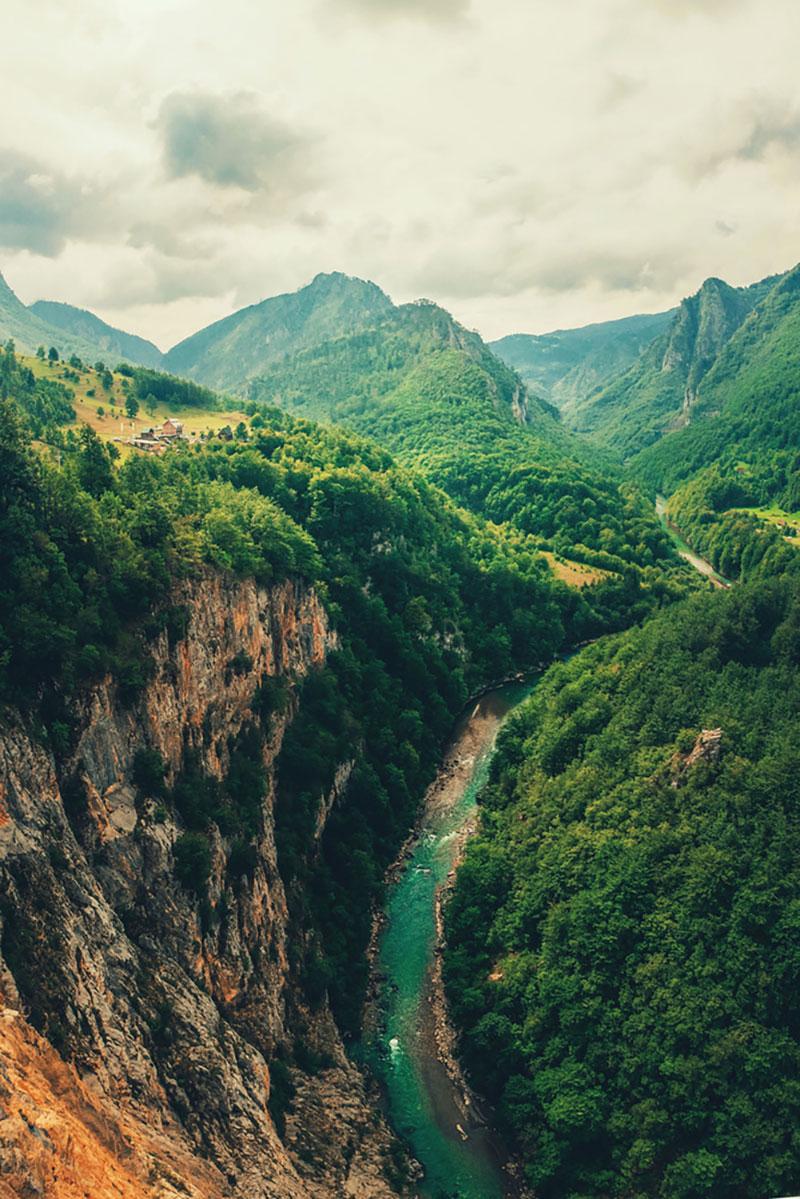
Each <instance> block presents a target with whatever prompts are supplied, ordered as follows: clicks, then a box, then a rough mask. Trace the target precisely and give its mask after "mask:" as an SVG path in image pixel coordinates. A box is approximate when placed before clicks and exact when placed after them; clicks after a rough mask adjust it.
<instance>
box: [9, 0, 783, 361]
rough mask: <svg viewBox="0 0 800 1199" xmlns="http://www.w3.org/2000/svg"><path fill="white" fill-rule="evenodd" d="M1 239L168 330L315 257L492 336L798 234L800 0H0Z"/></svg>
mask: <svg viewBox="0 0 800 1199" xmlns="http://www.w3.org/2000/svg"><path fill="white" fill-rule="evenodd" d="M3 15H4V21H3V34H2V40H3V55H2V58H3V70H2V72H0V111H1V112H2V114H3V115H2V118H1V120H2V126H1V127H0V269H2V271H3V273H4V274H5V276H6V278H7V280H8V282H9V283H10V284H11V286H12V287H14V288H15V290H16V291H17V292H18V293H19V295H20V296H21V297H22V299H23V300H25V301H26V302H30V301H32V300H34V299H37V298H46V299H59V300H68V301H70V302H72V303H75V304H79V305H81V306H83V307H88V308H91V309H93V310H95V311H96V312H98V313H100V314H101V315H102V316H104V317H105V318H106V319H107V320H110V321H112V322H113V323H115V324H119V325H121V326H123V327H124V328H127V329H129V330H131V331H133V332H137V333H141V334H143V335H145V336H148V337H151V338H152V339H153V340H154V341H156V342H157V343H158V344H159V345H161V346H162V347H166V346H168V345H170V344H172V343H173V342H174V341H176V340H177V339H179V338H180V337H183V336H185V335H186V334H188V333H189V332H192V331H194V330H195V329H197V328H198V327H200V326H202V325H204V324H207V323H208V322H210V321H211V320H215V319H217V318H218V317H220V316H224V315H226V314H227V313H228V312H230V311H232V310H233V309H234V308H238V307H240V306H242V305H243V304H247V303H252V302H253V301H255V300H259V299H261V298H263V297H264V296H267V295H273V294H276V293H277V292H281V291H287V290H293V289H294V288H296V287H298V286H300V285H302V284H303V283H305V282H307V281H308V280H309V279H310V278H311V277H312V276H313V275H314V274H316V273H317V272H318V271H328V270H342V271H346V272H347V273H349V274H354V275H361V276H364V277H368V278H372V279H374V280H375V281H376V282H378V283H380V284H381V286H383V287H384V288H385V289H386V290H387V291H388V292H389V293H390V295H391V296H392V297H393V298H394V299H395V300H398V301H403V300H409V299H413V298H416V297H418V296H427V297H429V298H431V299H435V300H437V301H438V302H440V303H442V304H444V305H445V306H446V307H447V308H449V309H450V310H451V311H453V312H454V313H455V315H456V316H457V317H458V318H459V319H460V320H462V321H463V322H464V323H465V324H467V325H468V326H470V327H473V328H477V329H479V330H480V331H481V332H482V333H483V334H484V335H485V336H487V337H496V336H499V335H501V334H503V333H507V332H517V331H531V332H541V331H545V330H548V329H552V328H556V327H564V326H573V325H579V324H585V323H587V322H589V321H593V320H604V319H608V318H611V317H615V316H623V315H626V314H628V313H631V312H644V311H656V310H658V309H661V308H665V307H668V306H670V305H671V304H673V303H674V302H675V301H676V300H678V299H679V298H680V297H681V296H683V295H685V294H688V293H690V292H692V291H694V290H695V289H696V288H697V286H698V285H699V284H700V282H701V281H702V280H703V278H705V277H706V276H708V275H711V274H715V275H721V276H722V277H724V278H726V279H728V280H729V281H731V282H733V283H746V282H751V281H753V280H755V279H757V278H760V277H762V276H764V275H767V274H770V273H772V272H776V271H779V270H782V269H786V268H787V267H789V266H790V265H793V264H794V263H795V262H796V261H797V260H798V259H800V69H798V61H800V4H798V0H225V2H224V3H219V2H214V3H212V2H211V0H3Z"/></svg>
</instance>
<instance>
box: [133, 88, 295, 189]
mask: <svg viewBox="0 0 800 1199" xmlns="http://www.w3.org/2000/svg"><path fill="white" fill-rule="evenodd" d="M156 124H157V128H158V130H159V133H160V134H161V138H162V149H163V159H164V164H165V166H166V169H167V172H168V174H169V175H170V177H171V178H173V179H182V178H186V177H187V176H192V175H194V176H197V177H199V178H200V179H203V180H205V182H206V183H210V184H212V185H213V186H215V187H220V188H240V189H241V190H243V191H246V192H251V193H260V194H262V195H288V194H293V195H299V194H302V193H303V192H305V191H307V190H309V188H310V187H311V185H312V181H313V171H312V155H311V145H312V142H311V139H310V137H309V136H308V134H306V133H304V132H301V131H299V130H296V129H294V128H292V127H291V126H290V125H288V124H286V123H285V122H284V121H281V120H278V119H276V118H275V117H272V116H270V115H269V114H268V113H267V112H265V111H264V110H263V109H262V108H261V106H260V103H259V98H258V97H257V96H256V95H255V94H254V93H252V92H235V93H233V94H221V95H218V94H214V93H210V92H173V93H172V94H171V95H169V96H167V98H166V99H165V100H164V102H163V103H162V105H161V108H160V109H159V113H158V119H157V123H156Z"/></svg>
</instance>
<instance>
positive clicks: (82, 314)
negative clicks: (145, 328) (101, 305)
mask: <svg viewBox="0 0 800 1199" xmlns="http://www.w3.org/2000/svg"><path fill="white" fill-rule="evenodd" d="M28 311H29V312H32V313H33V314H34V315H35V316H37V317H39V318H40V319H41V320H43V321H44V322H45V323H46V324H48V325H51V326H52V327H53V328H55V329H59V330H63V331H64V332H65V333H67V334H69V335H73V336H76V337H80V338H82V339H84V340H86V341H89V342H91V343H92V344H94V345H97V346H98V348H99V349H101V350H104V351H105V352H106V354H108V353H111V354H113V355H116V356H117V357H118V358H125V359H127V360H128V361H130V362H135V363H136V364H137V365H140V366H151V367H158V366H161V364H162V363H163V360H164V355H163V353H162V351H161V350H160V349H159V348H158V346H157V345H155V344H154V342H152V341H148V340H147V338H144V337H139V336H138V335H137V334H135V333H127V332H126V331H125V330H124V329H118V328H117V327H116V326H114V325H110V324H109V323H108V322H107V321H104V320H103V319H102V318H101V317H99V316H97V315H96V313H94V312H91V311H90V310H89V309H87V308H78V307H76V306H75V305H74V304H65V303H62V302H60V301H58V300H35V301H34V303H33V304H30V305H29V306H28Z"/></svg>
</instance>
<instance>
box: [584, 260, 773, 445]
mask: <svg viewBox="0 0 800 1199" xmlns="http://www.w3.org/2000/svg"><path fill="white" fill-rule="evenodd" d="M774 284H775V279H774V278H771V279H765V280H763V281H761V282H760V283H756V284H753V285H752V286H751V287H739V288H737V287H730V286H729V285H728V284H727V283H725V282H723V280H721V279H707V280H706V281H705V283H704V284H703V286H702V287H701V288H700V290H699V291H698V292H697V293H696V294H695V295H693V296H690V297H689V298H688V299H686V300H684V301H683V302H682V303H681V305H680V307H679V308H678V310H677V312H676V313H675V314H674V316H673V317H672V320H671V322H670V324H669V327H668V328H667V329H666V330H664V332H662V333H661V334H660V335H659V336H658V337H656V338H655V340H654V341H652V342H651V343H650V345H649V346H648V347H647V349H646V350H645V351H644V353H643V354H642V355H641V357H640V358H639V359H638V360H637V361H636V362H635V363H634V364H633V366H631V367H630V368H629V369H628V370H627V371H625V372H624V373H623V374H622V375H619V376H617V377H616V378H614V379H612V380H611V381H610V382H609V383H608V384H607V385H606V386H605V387H604V388H602V389H601V390H600V391H598V392H595V393H594V394H592V395H589V396H587V397H585V398H584V399H583V400H582V401H580V402H578V403H576V404H575V405H574V406H573V408H572V410H571V414H570V415H571V420H570V423H571V425H572V427H573V428H574V429H576V430H578V431H579V432H581V433H586V434H589V435H591V436H592V437H594V438H595V439H597V440H598V441H599V442H601V443H603V444H604V445H607V446H608V447H610V448H611V449H613V450H614V451H615V452H616V453H618V454H619V455H620V456H622V457H623V458H629V457H631V456H632V455H633V454H635V453H637V452H638V451H639V450H642V449H644V447H645V446H647V445H650V444H652V443H653V442H655V441H657V440H658V439H659V438H660V437H662V436H664V434H665V433H668V432H669V431H671V430H672V429H676V428H680V427H681V426H682V425H685V424H686V423H687V422H688V421H689V420H690V413H691V409H692V407H693V405H694V403H695V400H696V398H697V393H698V388H699V387H700V385H701V383H702V380H703V378H704V377H705V375H706V374H707V373H708V372H709V370H710V369H711V367H712V366H713V365H714V363H715V361H716V359H717V357H718V356H719V354H720V353H721V351H722V350H723V348H724V346H725V345H726V344H727V343H728V341H729V340H730V339H731V337H732V336H733V334H734V333H735V332H736V330H737V329H738V328H739V327H740V325H741V324H742V322H743V321H744V320H745V318H746V317H747V316H748V315H749V313H750V312H752V310H753V308H754V307H755V306H756V305H757V304H758V303H759V301H760V300H762V299H763V298H764V296H765V295H766V294H767V292H768V291H769V290H770V288H771V287H773V286H774Z"/></svg>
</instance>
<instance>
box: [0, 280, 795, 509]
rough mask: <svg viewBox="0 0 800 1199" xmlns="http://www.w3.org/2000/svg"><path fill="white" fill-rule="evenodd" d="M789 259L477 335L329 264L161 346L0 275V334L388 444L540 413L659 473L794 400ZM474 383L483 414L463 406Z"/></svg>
mask: <svg viewBox="0 0 800 1199" xmlns="http://www.w3.org/2000/svg"><path fill="white" fill-rule="evenodd" d="M798 272H800V268H797V269H795V270H794V271H790V272H788V273H787V274H786V275H783V276H773V277H771V278H768V279H764V280H762V281H761V282H759V283H755V284H753V285H752V286H750V287H731V286H730V285H729V284H727V283H725V282H724V281H723V280H721V279H714V278H712V279H708V280H706V282H705V283H704V284H703V285H702V287H701V288H700V289H699V290H698V291H697V292H696V293H695V295H693V296H690V297H688V298H687V299H685V300H684V301H683V302H682V303H681V304H680V305H679V306H678V307H677V308H675V309H671V310H669V311H667V312H661V313H655V314H652V315H644V316H632V317H627V318H625V319H623V320H617V321H608V322H605V323H601V324H594V325H589V326H586V327H584V328H581V329H565V330H558V331H556V332H554V333H548V334H542V335H533V334H514V335H512V336H509V337H504V338H501V339H500V340H499V341H495V342H493V343H491V345H489V346H487V345H486V344H485V343H484V342H483V341H482V340H481V338H480V337H479V336H478V335H477V334H475V333H470V332H468V331H467V330H466V329H464V328H463V327H462V326H461V325H460V324H459V323H458V322H457V321H456V320H455V319H454V318H453V317H452V316H451V315H450V314H449V313H447V312H445V311H444V310H443V309H441V308H439V307H438V306H437V305H435V304H431V303H428V302H424V303H422V302H421V303H418V304H405V305H400V306H397V305H395V304H394V303H393V302H392V300H391V299H390V298H389V296H388V295H387V294H386V293H385V292H384V291H382V290H381V288H380V287H378V286H377V284H375V283H371V282H368V281H365V280H363V279H358V278H353V277H352V276H348V275H345V274H342V273H340V272H333V273H331V274H320V275H317V276H316V277H315V278H314V279H313V280H312V281H311V282H310V283H309V284H307V285H306V286H305V287H302V288H300V289H299V290H298V291H296V292H292V293H289V294H285V295H279V296H275V297H272V298H269V299H266V300H262V301H261V302H260V303H258V304H253V305H250V306H249V307H247V308H243V309H241V310H240V311H238V312H235V313H233V314H231V315H230V316H228V317H225V318H224V319H223V320H220V321H216V322H215V323H214V324H212V325H209V326H208V327H207V328H205V329H202V330H200V331H199V332H197V333H195V334H193V335H192V336H191V337H188V338H186V339H185V340H184V341H182V342H180V343H179V344H178V345H176V346H174V347H173V348H172V349H171V350H169V351H168V353H166V354H162V353H161V351H160V350H159V349H158V347H157V346H156V345H154V344H153V343H152V342H150V341H147V340H145V339H144V338H140V337H136V336H134V335H132V334H129V333H126V332H124V331H122V330H120V329H116V328H114V327H113V326H111V325H109V324H107V323H106V322H105V321H103V320H101V319H100V318H99V317H97V316H95V315H94V314H93V313H91V312H87V311H84V310H83V309H79V308H75V307H72V306H71V305H69V304H60V303H52V302H48V301H37V302H36V303H35V304H32V305H31V306H30V307H29V308H27V307H26V306H25V305H24V304H22V303H21V301H20V300H19V299H18V298H17V296H16V295H15V294H14V292H13V291H12V290H11V288H10V287H9V286H8V284H7V283H6V282H5V281H4V280H3V279H2V276H0V337H2V338H3V339H7V338H9V337H11V338H13V339H14V340H15V341H16V342H17V344H18V345H19V347H20V348H21V349H24V350H28V351H29V352H32V351H34V350H35V348H36V347H37V346H38V345H44V346H49V345H51V344H52V345H56V346H57V347H58V348H59V350H60V351H61V352H62V354H70V353H76V354H78V355H80V356H81V357H83V358H86V359H88V360H89V361H93V360H94V359H96V358H102V359H104V360H105V359H109V360H110V361H111V362H112V363H113V362H114V361H118V360H127V361H128V362H131V363H134V364H138V365H143V366H147V367H151V368H158V369H161V370H165V371H168V372H171V373H174V374H177V375H181V376H184V377H187V378H190V379H194V380H197V381H198V382H200V383H203V384H206V385H208V386H210V387H214V388H217V389H220V390H224V391H229V392H233V393H235V394H238V395H242V396H247V397H248V398H257V399H258V400H267V401H269V402H274V403H276V404H279V405H280V406H283V407H287V408H290V409H294V410H297V411H300V412H302V413H305V414H307V415H309V416H311V417H314V418H316V419H331V420H336V421H339V422H342V423H346V424H348V425H349V426H350V427H352V428H355V429H358V430H360V431H363V432H366V433H369V434H371V435H373V436H376V437H378V438H379V439H380V440H383V441H385V442H386V444H389V445H391V446H392V447H393V448H394V449H395V451H396V452H400V453H403V452H404V451H405V450H406V449H408V450H409V451H410V450H411V449H413V448H414V447H413V443H414V439H415V437H416V436H417V434H416V433H415V429H417V427H418V426H419V427H420V428H422V427H423V426H424V430H425V433H424V440H425V442H426V448H428V450H429V452H430V453H434V452H435V453H443V452H444V449H443V447H444V445H445V442H446V440H447V437H451V436H452V430H453V426H454V423H455V425H456V427H457V426H458V422H459V420H460V421H461V422H462V425H463V433H462V435H466V428H467V426H468V427H469V433H470V436H478V437H491V436H501V437H502V438H505V437H507V435H508V429H507V426H505V425H504V427H503V430H502V431H500V432H498V430H496V429H495V431H494V433H491V432H490V430H489V428H488V427H487V426H485V425H482V424H481V421H483V420H485V418H486V413H487V412H488V411H489V409H492V408H493V409H494V410H495V411H496V412H497V413H502V415H503V420H504V421H505V420H506V419H508V418H510V419H511V421H512V422H514V423H515V424H516V425H517V427H519V423H520V422H523V423H527V424H528V425H529V426H532V427H533V428H534V429H536V430H537V432H538V433H539V435H540V437H541V438H543V446H542V447H540V449H541V450H542V452H544V447H550V451H552V452H553V453H554V454H556V455H563V454H568V455H569V456H570V457H572V458H573V459H581V458H583V460H584V461H587V460H588V459H589V457H590V454H588V453H587V451H588V447H586V446H585V443H582V441H581V439H577V438H575V437H571V436H570V433H569V432H568V430H571V431H574V432H577V433H580V434H583V435H585V436H586V437H588V438H589V439H590V440H591V441H593V442H595V443H599V444H600V445H602V446H604V447H605V448H606V449H607V450H608V451H609V452H610V453H611V454H613V455H614V456H616V457H618V458H621V459H623V460H627V461H629V462H630V463H631V464H632V465H633V467H634V469H635V470H636V471H637V473H639V474H640V476H642V477H646V478H647V480H648V482H649V483H650V484H651V485H653V486H667V485H668V484H669V483H670V482H673V481H676V480H677V479H678V477H679V476H680V477H685V476H686V473H687V472H688V471H689V465H688V464H690V463H691V462H693V461H694V460H695V458H697V460H698V461H700V464H701V465H703V464H705V463H706V460H707V459H708V456H709V454H710V453H711V451H710V450H709V449H708V447H709V446H712V445H714V446H716V450H719V448H720V444H721V441H720V439H723V440H724V437H723V433H724V430H726V429H727V430H728V433H729V434H730V436H728V434H725V436H726V437H727V441H730V440H731V437H732V436H733V434H732V433H730V428H729V426H730V424H731V421H732V420H733V416H732V415H731V414H732V413H734V411H735V412H736V413H737V416H736V421H738V425H737V429H738V432H737V433H736V437H738V438H739V439H740V440H741V438H742V437H743V436H745V434H744V433H743V431H742V422H743V421H748V422H750V424H753V422H756V423H757V424H758V425H759V427H762V426H763V425H764V422H765V421H767V422H768V421H769V419H771V418H770V413H772V411H773V408H774V406H775V404H776V403H778V402H779V400H780V399H781V397H783V398H785V397H786V396H791V397H792V401H793V402H794V398H795V397H796V395H797V388H796V384H795V380H796V379H797V378H798V377H800V302H798V296H797V286H796V283H797V279H798ZM520 380H522V382H523V383H524V384H525V385H527V390H526V387H524V386H522V384H521V383H520ZM479 394H481V395H482V396H483V407H482V408H481V411H482V413H483V416H482V418H481V421H478V422H475V421H471V420H466V423H464V421H465V417H466V413H467V410H468V408H469V406H470V404H472V403H473V402H475V400H476V397H477V396H478V395H479ZM465 397H466V398H465ZM486 400H488V401H489V405H488V408H487V407H486V403H485V401H486ZM459 404H461V405H462V406H461V407H460V408H459ZM465 404H466V407H464V405H465ZM771 406H772V407H771ZM745 409H746V410H747V414H748V415H747V416H745ZM559 413H560V418H561V420H560V421H559V419H558V418H559ZM437 422H439V424H440V425H441V428H442V438H441V439H439V440H438V441H437V438H436V437H434V438H433V439H431V430H432V428H433V427H434V426H435V425H436V424H437ZM714 422H716V425H715V430H716V431H715V433H714V436H713V437H712V436H711V434H710V433H709V429H710V428H711V426H712V425H713V424H714ZM773 441H775V442H776V444H777V442H779V441H780V431H778V433H776V434H775V436H774V437H773ZM439 442H441V444H440V443H439ZM701 444H702V445H703V446H705V447H706V449H704V450H703V451H702V452H700V450H699V449H698V448H697V447H698V446H700V445H701ZM582 445H583V449H582ZM435 446H438V448H436V449H434V447H435ZM679 447H680V448H679ZM418 448H419V447H417V449H416V450H414V452H417V450H418ZM716 450H715V451H714V452H716ZM701 460H702V461H701ZM681 463H682V464H683V465H681ZM684 467H685V469H684ZM681 470H683V471H684V473H683V475H681Z"/></svg>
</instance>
